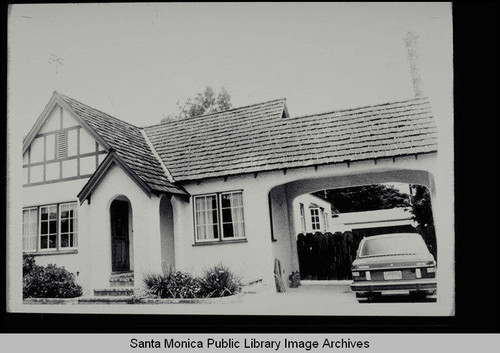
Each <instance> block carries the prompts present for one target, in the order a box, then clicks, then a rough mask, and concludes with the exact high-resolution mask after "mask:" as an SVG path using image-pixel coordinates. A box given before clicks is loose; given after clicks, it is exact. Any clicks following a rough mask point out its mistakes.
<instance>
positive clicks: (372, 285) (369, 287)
mask: <svg viewBox="0 0 500 353" xmlns="http://www.w3.org/2000/svg"><path fill="white" fill-rule="evenodd" d="M436 289H437V282H436V279H434V278H429V279H421V280H418V281H385V282H373V281H365V282H353V283H352V284H351V290H352V291H353V292H356V293H371V292H384V291H426V292H430V291H435V290H436Z"/></svg>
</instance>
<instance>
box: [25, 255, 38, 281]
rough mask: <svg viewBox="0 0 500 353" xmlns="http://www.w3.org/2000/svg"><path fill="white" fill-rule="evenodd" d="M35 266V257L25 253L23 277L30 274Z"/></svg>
mask: <svg viewBox="0 0 500 353" xmlns="http://www.w3.org/2000/svg"><path fill="white" fill-rule="evenodd" d="M35 266H36V265H35V257H34V256H33V255H26V254H23V277H24V276H26V275H28V274H30V273H31V271H33V267H35Z"/></svg>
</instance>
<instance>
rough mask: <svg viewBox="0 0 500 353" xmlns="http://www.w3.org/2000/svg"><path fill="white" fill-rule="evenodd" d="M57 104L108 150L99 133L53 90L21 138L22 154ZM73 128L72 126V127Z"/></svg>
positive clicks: (108, 147)
mask: <svg viewBox="0 0 500 353" xmlns="http://www.w3.org/2000/svg"><path fill="white" fill-rule="evenodd" d="M56 104H59V106H60V107H62V108H64V109H65V110H66V111H68V112H69V114H70V115H71V116H72V117H73V118H74V119H75V120H76V121H78V123H79V124H80V125H81V126H82V127H83V128H84V129H85V130H86V131H87V132H88V133H89V134H90V135H91V136H92V137H93V138H94V140H97V141H98V142H99V143H100V144H101V145H102V146H103V147H104V149H106V150H109V149H110V148H111V147H110V146H109V145H108V144H107V143H106V141H104V140H103V139H102V138H101V136H100V135H99V134H97V133H96V132H95V131H94V129H92V128H91V127H90V125H89V124H87V123H86V122H85V121H84V120H83V119H82V118H81V117H80V116H79V115H78V114H77V113H76V112H75V111H74V110H73V108H71V106H70V105H69V104H67V103H66V102H65V101H64V100H63V99H62V98H61V96H60V95H59V93H57V92H56V91H54V93H53V94H52V97H51V98H50V101H49V103H47V105H46V106H45V109H44V110H43V112H42V114H40V116H39V117H38V119H37V121H36V122H35V125H33V127H32V128H31V130H30V132H29V133H28V135H27V136H26V138H25V139H24V140H23V151H22V154H24V153H25V152H26V150H27V149H28V147H29V146H30V145H31V143H32V142H33V140H34V138H35V137H36V135H37V133H38V132H39V131H40V129H41V127H42V126H43V124H44V123H45V121H46V120H47V118H48V116H49V114H50V113H51V112H52V109H54V107H55V105H56ZM73 128H74V127H73Z"/></svg>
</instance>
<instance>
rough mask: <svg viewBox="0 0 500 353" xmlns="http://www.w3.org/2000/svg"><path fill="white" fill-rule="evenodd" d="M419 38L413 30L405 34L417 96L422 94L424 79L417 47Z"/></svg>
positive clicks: (414, 89)
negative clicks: (420, 69) (421, 73)
mask: <svg viewBox="0 0 500 353" xmlns="http://www.w3.org/2000/svg"><path fill="white" fill-rule="evenodd" d="M417 39H418V36H416V35H414V34H413V32H411V31H409V32H406V35H405V45H406V49H407V51H408V60H409V62H410V74H411V80H412V83H413V91H414V92H415V96H416V97H419V96H422V95H423V94H422V87H421V83H422V80H421V79H420V71H419V62H418V59H419V58H418V49H417Z"/></svg>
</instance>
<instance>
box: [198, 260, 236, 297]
mask: <svg viewBox="0 0 500 353" xmlns="http://www.w3.org/2000/svg"><path fill="white" fill-rule="evenodd" d="M198 282H199V285H200V287H201V294H202V296H203V297H206V298H214V297H227V296H229V295H234V294H236V293H239V292H240V291H241V282H240V280H239V278H237V277H235V275H234V274H233V273H232V272H231V271H230V270H229V269H228V268H227V267H225V266H224V265H222V264H218V265H216V266H214V267H213V268H210V269H206V270H205V271H204V274H203V276H202V277H201V278H200V279H198Z"/></svg>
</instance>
